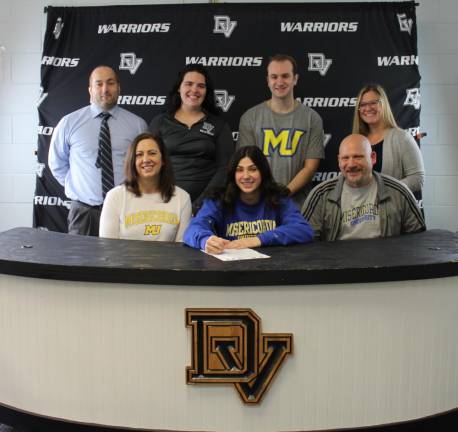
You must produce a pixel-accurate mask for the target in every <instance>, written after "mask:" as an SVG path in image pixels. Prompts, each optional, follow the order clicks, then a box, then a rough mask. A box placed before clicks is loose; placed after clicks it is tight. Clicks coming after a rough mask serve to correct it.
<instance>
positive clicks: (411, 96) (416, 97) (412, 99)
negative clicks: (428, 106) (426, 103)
mask: <svg viewBox="0 0 458 432" xmlns="http://www.w3.org/2000/svg"><path fill="white" fill-rule="evenodd" d="M406 93H407V96H406V100H405V101H404V105H405V106H408V105H412V106H413V107H414V108H415V109H420V106H421V103H420V89H419V88H412V89H407V90H406Z"/></svg>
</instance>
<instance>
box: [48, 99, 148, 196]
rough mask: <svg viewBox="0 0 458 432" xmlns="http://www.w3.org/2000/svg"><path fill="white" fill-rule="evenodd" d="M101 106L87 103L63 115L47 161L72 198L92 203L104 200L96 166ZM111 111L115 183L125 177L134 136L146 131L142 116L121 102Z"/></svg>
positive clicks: (55, 132) (109, 124)
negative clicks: (126, 161)
mask: <svg viewBox="0 0 458 432" xmlns="http://www.w3.org/2000/svg"><path fill="white" fill-rule="evenodd" d="M100 113H101V109H100V108H99V107H97V106H96V105H95V104H91V105H88V106H86V107H83V108H81V109H79V110H77V111H74V112H72V113H70V114H67V115H66V116H64V117H63V118H62V119H61V120H60V122H59V123H58V124H57V126H56V128H55V129H54V133H53V136H52V138H51V144H50V146H49V154H48V165H49V168H50V170H51V172H52V173H53V175H54V177H55V178H56V180H57V181H58V182H59V183H60V184H61V185H62V186H64V187H65V195H67V197H68V198H70V199H71V200H77V201H82V202H84V203H86V204H89V205H100V204H102V202H103V196H102V180H101V173H100V168H97V167H96V165H95V164H96V161H97V153H98V149H99V142H98V141H99V132H100V123H101V121H102V119H101V118H100V117H98V115H99V114H100ZM109 113H110V114H111V117H110V118H109V119H108V127H109V129H110V136H111V149H112V155H113V173H114V182H115V185H118V184H120V183H122V181H123V180H124V169H123V167H124V157H125V155H126V151H127V148H128V147H129V145H130V143H131V142H132V141H133V139H134V138H135V137H136V136H137V135H139V134H141V133H142V132H145V131H147V129H148V125H147V124H146V122H145V121H144V120H143V119H142V118H141V117H139V116H137V115H135V114H133V113H131V112H129V111H127V110H125V109H123V108H120V107H118V106H115V107H113V108H112V109H111V110H110V111H109Z"/></svg>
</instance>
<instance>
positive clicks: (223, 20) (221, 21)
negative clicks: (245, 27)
mask: <svg viewBox="0 0 458 432" xmlns="http://www.w3.org/2000/svg"><path fill="white" fill-rule="evenodd" d="M213 18H214V19H215V26H214V27H213V33H215V34H218V33H220V34H223V35H224V36H225V37H227V38H230V37H231V34H232V32H233V31H234V29H235V28H236V27H237V21H231V18H230V17H229V16H228V15H214V17H213Z"/></svg>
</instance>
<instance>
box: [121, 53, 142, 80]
mask: <svg viewBox="0 0 458 432" xmlns="http://www.w3.org/2000/svg"><path fill="white" fill-rule="evenodd" d="M142 63H143V59H142V58H137V56H136V55H135V53H133V52H129V53H121V63H120V64H119V70H128V71H129V72H130V74H131V75H134V74H135V72H137V70H138V68H139V67H140V65H141V64H142Z"/></svg>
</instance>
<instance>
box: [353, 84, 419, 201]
mask: <svg viewBox="0 0 458 432" xmlns="http://www.w3.org/2000/svg"><path fill="white" fill-rule="evenodd" d="M353 133H358V134H361V135H364V136H366V137H367V138H368V139H369V141H370V143H371V144H372V149H373V150H374V151H375V152H376V154H377V162H376V163H375V165H374V170H375V171H378V172H382V173H384V174H388V175H390V176H392V177H394V178H396V179H398V180H400V181H401V182H403V183H404V184H406V185H407V186H408V188H409V189H410V190H411V191H412V192H418V191H421V188H422V186H423V181H424V178H425V169H424V166H423V158H422V156H421V153H420V149H419V148H418V145H417V143H416V142H415V140H414V138H413V137H412V135H411V134H409V133H408V132H406V131H405V130H403V129H401V128H399V127H398V125H397V123H396V120H395V119H394V116H393V112H392V111H391V107H390V102H389V100H388V97H387V95H386V92H385V90H384V89H383V87H382V86H380V85H378V84H368V85H366V86H364V87H363V88H362V89H361V90H360V92H359V94H358V98H357V101H356V108H355V114H354V116H353Z"/></svg>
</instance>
